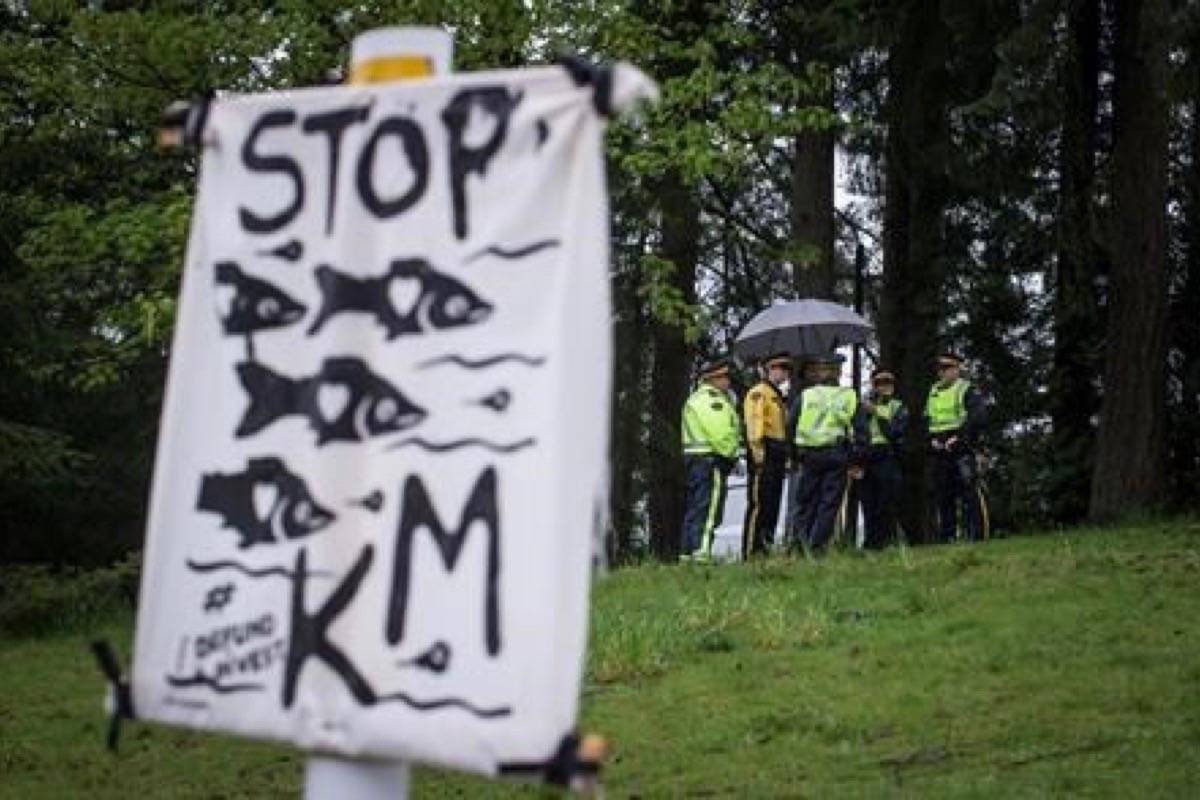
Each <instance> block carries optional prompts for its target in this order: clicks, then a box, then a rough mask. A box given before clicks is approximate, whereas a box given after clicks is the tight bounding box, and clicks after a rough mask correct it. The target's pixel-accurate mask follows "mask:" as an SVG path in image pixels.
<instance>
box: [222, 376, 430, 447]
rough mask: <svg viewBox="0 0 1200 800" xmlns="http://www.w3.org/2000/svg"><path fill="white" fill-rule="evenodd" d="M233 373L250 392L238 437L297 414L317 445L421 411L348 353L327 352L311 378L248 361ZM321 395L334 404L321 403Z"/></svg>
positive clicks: (368, 432) (396, 424)
mask: <svg viewBox="0 0 1200 800" xmlns="http://www.w3.org/2000/svg"><path fill="white" fill-rule="evenodd" d="M237 373H238V378H239V379H240V380H241V383H242V387H243V388H244V389H245V390H246V393H247V394H248V395H249V397H250V405H249V406H248V407H247V409H246V413H245V415H244V416H243V417H242V421H241V422H240V423H239V424H238V427H237V430H236V431H234V433H235V435H236V436H237V437H238V438H244V437H246V436H251V435H253V434H255V433H258V432H259V431H261V430H262V429H263V428H266V427H267V426H268V425H270V424H271V423H273V422H275V421H276V420H279V419H281V418H283V417H287V416H290V415H299V416H302V417H306V418H307V419H308V421H309V425H310V427H311V428H312V429H313V430H314V431H316V434H317V445H318V446H320V445H324V444H326V443H328V442H334V441H337V442H360V441H363V440H364V439H367V438H370V437H373V436H383V435H386V434H389V433H399V432H401V431H404V430H407V429H409V428H411V427H413V426H414V425H418V424H420V423H421V421H422V420H424V419H425V417H426V412H425V409H423V408H421V407H420V406H417V405H416V404H414V403H413V402H411V401H410V400H409V399H408V398H407V397H405V396H404V394H402V393H401V392H400V390H399V389H397V388H396V387H394V386H392V384H390V383H388V382H387V381H386V380H384V379H383V378H381V377H380V376H378V375H376V374H375V373H374V372H372V371H371V370H370V369H368V367H367V365H366V364H365V363H364V362H363V361H361V360H360V359H358V358H354V357H348V356H347V357H341V358H327V359H326V360H325V362H324V363H323V364H322V365H321V370H320V372H318V373H317V374H316V375H314V376H312V377H311V378H299V379H292V378H288V377H285V376H283V375H279V374H277V373H275V372H272V371H271V370H270V369H268V368H267V367H265V366H263V365H261V364H257V363H254V362H250V361H243V362H242V363H240V364H238V365H237ZM326 399H328V400H329V401H330V402H332V403H333V404H334V405H336V406H338V407H337V408H328V407H323V405H324V403H325V400H326Z"/></svg>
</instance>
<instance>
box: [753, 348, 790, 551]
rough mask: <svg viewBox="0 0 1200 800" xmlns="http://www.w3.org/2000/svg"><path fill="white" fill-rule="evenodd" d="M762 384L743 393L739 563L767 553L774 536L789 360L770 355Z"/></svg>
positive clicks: (780, 495)
mask: <svg viewBox="0 0 1200 800" xmlns="http://www.w3.org/2000/svg"><path fill="white" fill-rule="evenodd" d="M762 373H763V374H762V380H761V381H759V382H758V383H757V384H755V385H754V387H753V388H752V389H751V390H750V391H749V392H747V393H746V399H745V401H744V403H743V411H742V413H743V417H744V419H745V421H746V445H747V457H746V466H747V468H748V470H747V472H748V474H747V482H746V485H747V493H746V520H745V524H744V526H743V528H742V559H743V560H746V559H748V558H750V556H754V555H765V554H766V553H767V550H768V548H769V547H770V546H771V541H772V539H774V537H775V525H776V523H778V521H779V502H780V500H782V499H783V478H784V473H785V472H786V470H787V460H788V444H787V439H786V438H785V436H786V434H785V432H784V427H785V424H786V422H787V412H786V410H785V408H784V400H783V392H782V390H781V388H780V387H782V386H783V385H784V384H786V383H787V381H788V378H789V377H790V376H791V374H792V358H791V356H789V355H787V354H786V353H777V354H776V355H773V356H771V357H770V358H768V359H767V360H766V361H765V362H763V366H762Z"/></svg>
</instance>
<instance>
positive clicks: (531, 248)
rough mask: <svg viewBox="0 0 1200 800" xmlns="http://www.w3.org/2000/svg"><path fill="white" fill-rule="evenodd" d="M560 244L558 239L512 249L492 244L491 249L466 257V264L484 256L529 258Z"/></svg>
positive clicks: (486, 248) (511, 258) (509, 258)
mask: <svg viewBox="0 0 1200 800" xmlns="http://www.w3.org/2000/svg"><path fill="white" fill-rule="evenodd" d="M560 244H561V242H559V240H558V239H543V240H542V241H540V242H532V243H530V244H527V245H525V246H524V247H514V248H512V249H506V248H503V247H500V246H499V245H495V244H494V245H492V246H491V247H485V248H483V249H482V250H480V251H479V252H477V253H472V254H471V255H469V256H467V261H466V263H468V264H470V263H471V262H472V261H475V260H477V259H480V258H483V257H484V256H496V257H497V258H503V259H507V260H509V261H512V260H514V259H518V258H525V256H531V255H533V254H534V253H537V252H539V251H541V250H545V249H547V248H550V247H558V246H559V245H560Z"/></svg>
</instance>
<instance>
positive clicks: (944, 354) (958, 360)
mask: <svg viewBox="0 0 1200 800" xmlns="http://www.w3.org/2000/svg"><path fill="white" fill-rule="evenodd" d="M962 363H963V359H962V356H960V355H959V354H958V353H956V352H954V351H953V350H942V351H940V352H939V353H938V355H937V365H938V366H939V367H943V366H945V367H961V366H962Z"/></svg>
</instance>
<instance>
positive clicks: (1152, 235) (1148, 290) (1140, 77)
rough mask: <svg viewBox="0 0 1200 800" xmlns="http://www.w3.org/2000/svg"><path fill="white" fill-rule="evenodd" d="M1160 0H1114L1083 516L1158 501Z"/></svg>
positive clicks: (1162, 172) (1162, 409) (1111, 515)
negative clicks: (1103, 302) (1104, 322)
mask: <svg viewBox="0 0 1200 800" xmlns="http://www.w3.org/2000/svg"><path fill="white" fill-rule="evenodd" d="M1169 16H1170V9H1169V0H1124V1H1123V2H1120V3H1117V4H1116V59H1115V62H1116V83H1115V95H1114V101H1113V115H1114V119H1113V134H1114V146H1113V212H1114V213H1113V238H1114V241H1113V246H1112V252H1113V265H1112V279H1111V286H1110V291H1109V298H1110V299H1109V308H1108V340H1107V344H1106V354H1105V369H1104V399H1103V403H1102V406H1101V411H1100V431H1099V437H1098V439H1097V442H1096V468H1095V471H1094V472H1093V475H1092V493H1091V505H1090V507H1089V516H1090V517H1091V518H1092V519H1095V520H1113V519H1116V518H1118V517H1120V516H1121V515H1123V514H1128V513H1129V512H1136V511H1145V510H1149V509H1153V508H1154V507H1156V506H1157V505H1158V504H1159V503H1160V501H1161V500H1162V498H1163V497H1164V491H1163V490H1164V483H1165V478H1166V471H1165V428H1166V426H1165V417H1166V355H1167V354H1166V309H1167V286H1166V267H1165V260H1166V255H1167V254H1166V184H1167V110H1168V107H1167V97H1166V77H1167V44H1166V42H1167V35H1168V33H1169Z"/></svg>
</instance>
